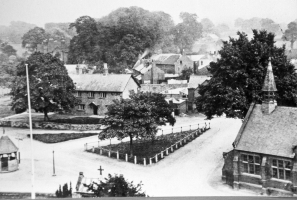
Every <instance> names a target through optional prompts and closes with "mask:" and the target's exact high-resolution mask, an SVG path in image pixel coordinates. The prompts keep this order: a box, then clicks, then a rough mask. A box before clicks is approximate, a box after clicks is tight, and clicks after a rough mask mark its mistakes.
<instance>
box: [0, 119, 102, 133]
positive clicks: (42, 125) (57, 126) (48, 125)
mask: <svg viewBox="0 0 297 200" xmlns="http://www.w3.org/2000/svg"><path fill="white" fill-rule="evenodd" d="M0 126H2V127H14V128H29V127H30V126H29V122H19V121H0ZM32 127H33V128H35V129H52V130H76V131H89V130H100V127H101V125H100V124H62V123H54V122H33V123H32Z"/></svg>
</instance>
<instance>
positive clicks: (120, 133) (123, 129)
mask: <svg viewBox="0 0 297 200" xmlns="http://www.w3.org/2000/svg"><path fill="white" fill-rule="evenodd" d="M130 98H131V99H120V100H114V103H113V104H111V105H109V106H108V107H107V109H108V112H107V113H106V115H107V117H106V118H105V119H104V120H103V122H102V124H103V125H105V126H107V128H106V130H105V132H104V134H103V135H101V136H100V137H101V139H105V138H114V137H117V138H118V139H119V140H120V139H123V138H125V137H129V138H130V155H131V156H132V155H133V138H154V137H155V135H156V133H157V130H158V125H164V124H165V123H166V122H169V123H170V124H171V125H173V124H174V123H175V119H174V118H173V117H172V116H171V109H170V107H169V105H168V104H167V102H166V101H165V99H164V96H163V95H161V94H152V93H137V94H135V93H131V95H130Z"/></svg>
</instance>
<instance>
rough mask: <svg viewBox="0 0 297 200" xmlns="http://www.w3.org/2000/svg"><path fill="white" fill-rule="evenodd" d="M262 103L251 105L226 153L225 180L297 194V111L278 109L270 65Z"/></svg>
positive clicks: (266, 190) (235, 184) (236, 185)
mask: <svg viewBox="0 0 297 200" xmlns="http://www.w3.org/2000/svg"><path fill="white" fill-rule="evenodd" d="M262 91H263V93H264V98H263V102H262V104H252V105H251V106H250V108H249V110H248V112H247V115H246V117H245V119H244V122H243V124H242V126H241V128H240V130H239V132H238V135H237V137H236V139H235V141H234V143H233V150H232V151H230V152H228V153H224V159H225V164H224V167H223V169H222V173H223V176H222V179H223V180H224V181H226V183H227V184H229V185H231V186H233V188H234V189H240V188H248V189H252V190H254V191H257V192H259V193H262V194H268V195H269V194H271V195H289V196H296V195H297V148H296V147H297V130H296V126H297V108H294V107H285V106H277V103H276V101H275V96H274V92H276V91H277V88H276V85H275V82H274V76H273V71H272V66H271V62H270V61H269V64H268V69H267V74H266V77H265V80H264V85H263V88H262Z"/></svg>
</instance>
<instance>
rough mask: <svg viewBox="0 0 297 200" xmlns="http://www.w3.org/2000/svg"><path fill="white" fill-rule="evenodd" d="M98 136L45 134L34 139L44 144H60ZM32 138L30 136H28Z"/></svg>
mask: <svg viewBox="0 0 297 200" xmlns="http://www.w3.org/2000/svg"><path fill="white" fill-rule="evenodd" d="M94 135H98V133H86V132H84V133H43V134H33V139H34V140H38V141H40V142H44V143H48V144H51V143H58V142H65V141H69V140H75V139H79V138H84V137H90V136H94ZM27 136H28V137H30V135H29V134H28V135H27Z"/></svg>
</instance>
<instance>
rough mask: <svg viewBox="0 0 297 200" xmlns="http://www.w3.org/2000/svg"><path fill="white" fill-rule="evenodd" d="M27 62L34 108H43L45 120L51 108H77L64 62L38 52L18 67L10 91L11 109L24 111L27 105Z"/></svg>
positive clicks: (76, 101) (73, 88)
mask: <svg viewBox="0 0 297 200" xmlns="http://www.w3.org/2000/svg"><path fill="white" fill-rule="evenodd" d="M25 63H27V64H28V71H29V80H30V96H31V107H32V108H33V109H35V110H41V111H43V113H44V120H45V121H46V120H49V118H48V115H47V113H48V112H50V111H57V110H60V109H62V110H64V111H68V110H70V109H71V108H74V106H75V105H76V104H77V103H78V100H77V99H76V98H75V96H74V94H73V93H74V91H75V85H74V83H73V81H72V79H71V78H70V77H69V76H68V73H67V70H66V68H65V66H64V64H63V63H62V62H61V61H60V60H59V59H58V58H56V57H54V56H52V55H51V54H42V53H39V52H36V53H34V54H32V55H31V56H30V57H29V58H28V59H27V61H26V62H25V61H22V62H21V63H20V64H19V65H18V66H17V72H16V78H15V80H14V82H13V86H12V90H11V95H12V109H19V110H22V109H26V108H27V106H28V102H27V82H26V68H25Z"/></svg>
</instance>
